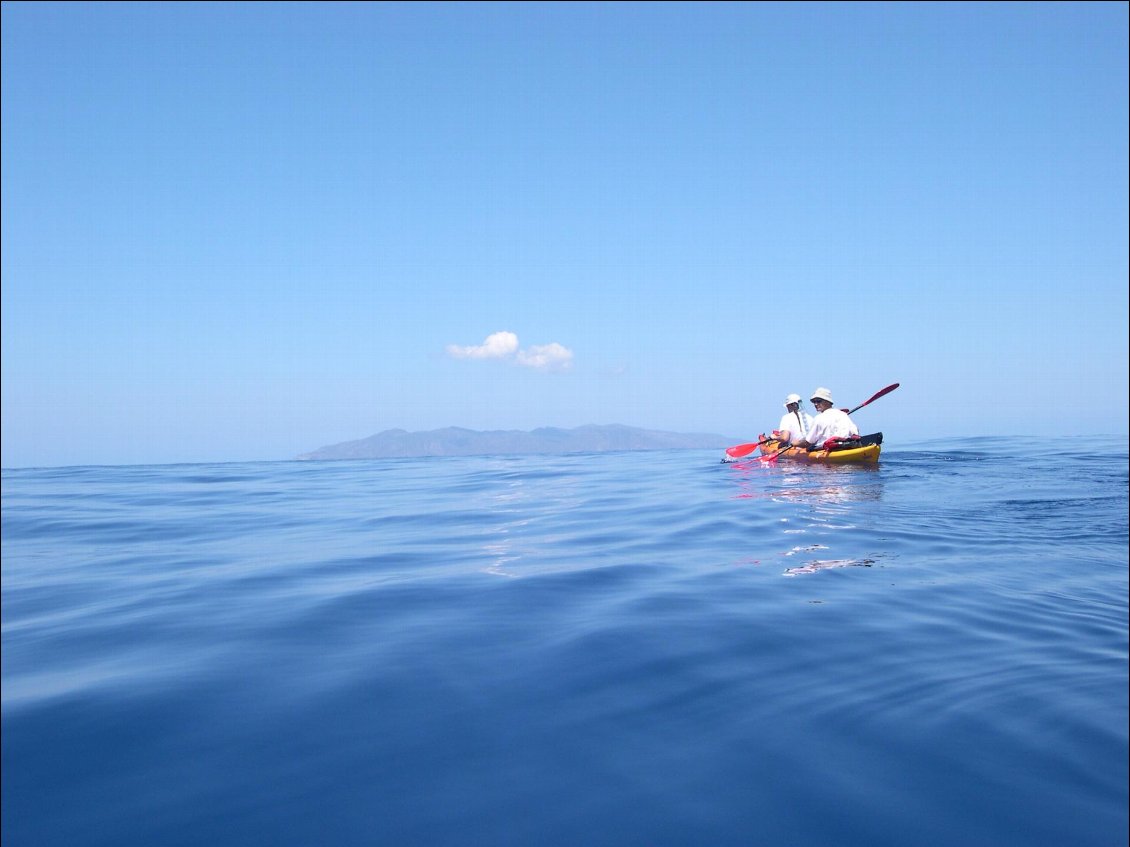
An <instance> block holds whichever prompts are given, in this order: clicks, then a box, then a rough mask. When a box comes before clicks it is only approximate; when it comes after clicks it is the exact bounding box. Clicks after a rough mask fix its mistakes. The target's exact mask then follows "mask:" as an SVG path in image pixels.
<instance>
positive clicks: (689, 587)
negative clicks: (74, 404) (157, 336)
mask: <svg viewBox="0 0 1130 847" xmlns="http://www.w3.org/2000/svg"><path fill="white" fill-rule="evenodd" d="M892 442H894V440H893V439H888V443H887V444H886V445H885V446H884V452H883V455H882V460H881V462H880V464H879V465H878V467H875V468H866V467H840V468H833V467H819V466H805V465H797V464H792V463H789V462H787V461H785V462H780V463H777V464H765V463H762V462H759V461H756V460H752V461H746V462H738V463H733V464H722V463H721V462H720V461H719V460H720V458H721V451H709V450H705V451H704V450H674V451H656V452H641V453H600V454H574V455H566V456H506V457H470V458H427V459H388V460H368V461H344V462H273V463H272V462H268V463H248V464H212V465H167V466H131V467H77V468H62V469H40V470H36V469H23V470H4V471H3V824H2V827H3V831H2V836H3V844H4V847H24V845H27V847H46V846H47V845H66V847H82V845H114V847H123V845H154V846H155V847H172V845H193V847H200V845H208V846H209V847H217V845H220V846H221V847H223V846H224V845H273V847H277V846H278V845H322V844H326V845H531V847H540V845H569V847H573V845H585V846H586V847H588V845H617V847H619V846H620V845H629V846H630V845H640V846H641V847H661V846H662V845H696V847H697V846H698V845H707V847H712V846H714V845H741V846H742V847H746V845H861V846H862V845H866V846H867V847H876V846H877V845H879V846H881V845H891V847H906V845H931V846H933V845H961V847H970V845H991V847H1007V846H1008V845H1049V847H1053V846H1054V847H1086V846H1087V845H1103V847H1115V845H1117V846H1118V847H1122V846H1123V845H1125V844H1126V840H1127V756H1128V750H1127V716H1128V711H1127V709H1128V707H1127V685H1128V678H1127V667H1128V665H1127V592H1128V587H1127V571H1128V563H1127V544H1128V530H1127V488H1128V479H1127V468H1128V456H1127V443H1126V440H1125V439H1124V438H1120V439H1098V440H1096V439H1077V440H1072V439H1054V440H1040V439H995V438H991V439H981V440H976V441H963V442H960V443H957V442H947V441H932V442H922V443H918V444H908V445H901V446H900V445H899V444H898V443H897V442H894V443H892Z"/></svg>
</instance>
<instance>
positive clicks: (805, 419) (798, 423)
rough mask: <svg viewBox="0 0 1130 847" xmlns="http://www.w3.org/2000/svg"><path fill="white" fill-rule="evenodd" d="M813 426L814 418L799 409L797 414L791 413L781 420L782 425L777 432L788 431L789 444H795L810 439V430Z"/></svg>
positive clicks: (779, 425)
mask: <svg viewBox="0 0 1130 847" xmlns="http://www.w3.org/2000/svg"><path fill="white" fill-rule="evenodd" d="M811 426H812V416H811V415H809V414H808V413H807V412H802V411H800V410H799V409H798V410H797V411H795V412H789V413H788V414H786V415H785V416H784V417H783V418H781V423H779V424H778V425H777V431H778V432H784V431H786V430H788V433H789V443H790V444H795V443H796V442H798V441H803V440H804V439H805V438H807V437H808V430H809V428H810V427H811Z"/></svg>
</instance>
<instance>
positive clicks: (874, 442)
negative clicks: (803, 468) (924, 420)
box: [761, 432, 883, 465]
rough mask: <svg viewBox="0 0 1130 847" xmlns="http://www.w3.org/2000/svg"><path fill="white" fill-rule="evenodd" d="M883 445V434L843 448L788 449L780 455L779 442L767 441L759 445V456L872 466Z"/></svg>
mask: <svg viewBox="0 0 1130 847" xmlns="http://www.w3.org/2000/svg"><path fill="white" fill-rule="evenodd" d="M882 443H883V433H881V432H876V433H874V434H873V435H863V436H860V438H859V440H858V441H851V442H847V444H846V445H845V446H843V447H836V448H833V449H831V450H805V449H803V448H801V447H790V448H788V449H787V450H784V451H782V452H780V453H778V452H777V451H778V450H780V448H781V443H780V442H779V441H773V440H769V441H766V442H765V443H763V444H762V445H761V455H762V456H763V457H766V456H776V457H777V458H779V459H798V460H800V461H802V462H820V463H822V464H833V465H838V464H844V463H854V464H873V463H875V462H877V461H879V451H880V445H882Z"/></svg>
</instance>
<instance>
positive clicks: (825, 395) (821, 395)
mask: <svg viewBox="0 0 1130 847" xmlns="http://www.w3.org/2000/svg"><path fill="white" fill-rule="evenodd" d="M809 399H812V400H823V401H824V402H825V403H831V404H832V405H833V406H835V405H836V401H834V400H833V399H832V392H831V391H829V390H828V389H827V388H817V389H816V390H815V391H813V392H812V397H811V398H809Z"/></svg>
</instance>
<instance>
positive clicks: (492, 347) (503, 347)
mask: <svg viewBox="0 0 1130 847" xmlns="http://www.w3.org/2000/svg"><path fill="white" fill-rule="evenodd" d="M517 350H518V336H516V335H515V334H514V333H512V332H495V333H493V334H491V335H488V336H487V338H486V340H485V341H484V342H483V343H482V344H479V345H478V346H472V347H460V346H459V345H457V344H448V345H447V354H448V355H449V356H451V357H452V358H453V359H505V358H506V357H507V356H513V355H514V353H516V352H517Z"/></svg>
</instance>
